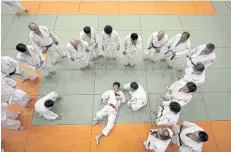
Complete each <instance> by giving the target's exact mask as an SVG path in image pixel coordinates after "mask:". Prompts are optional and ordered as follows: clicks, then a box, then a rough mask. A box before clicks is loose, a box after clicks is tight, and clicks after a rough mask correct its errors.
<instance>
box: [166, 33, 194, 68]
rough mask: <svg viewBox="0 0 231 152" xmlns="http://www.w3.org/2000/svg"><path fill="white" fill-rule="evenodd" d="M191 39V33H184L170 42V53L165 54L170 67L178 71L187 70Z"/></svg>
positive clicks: (168, 44)
mask: <svg viewBox="0 0 231 152" xmlns="http://www.w3.org/2000/svg"><path fill="white" fill-rule="evenodd" d="M189 37H190V33H189V32H184V33H182V34H177V35H176V36H174V37H173V38H171V39H170V40H169V41H168V43H167V46H168V51H167V52H166V53H165V57H166V58H167V62H168V64H169V66H170V67H174V68H176V69H177V70H183V69H184V68H185V64H186V63H185V62H186V61H185V59H186V55H187V53H188V52H189V49H190V46H191V42H190V40H189Z"/></svg>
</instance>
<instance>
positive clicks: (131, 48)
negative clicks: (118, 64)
mask: <svg viewBox="0 0 231 152" xmlns="http://www.w3.org/2000/svg"><path fill="white" fill-rule="evenodd" d="M141 49H142V39H141V37H140V36H139V35H138V34H137V33H132V34H128V35H127V36H125V38H124V52H123V54H124V55H125V64H124V65H125V66H128V65H130V66H131V67H134V66H135V63H134V60H135V57H136V53H137V51H141Z"/></svg>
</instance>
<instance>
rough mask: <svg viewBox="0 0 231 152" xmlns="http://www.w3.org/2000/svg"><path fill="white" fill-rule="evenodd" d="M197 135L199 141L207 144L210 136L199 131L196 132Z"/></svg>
mask: <svg viewBox="0 0 231 152" xmlns="http://www.w3.org/2000/svg"><path fill="white" fill-rule="evenodd" d="M195 135H196V138H197V140H198V141H200V142H206V141H208V139H209V137H208V134H207V133H206V132H204V131H197V132H195Z"/></svg>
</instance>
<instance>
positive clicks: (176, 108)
mask: <svg viewBox="0 0 231 152" xmlns="http://www.w3.org/2000/svg"><path fill="white" fill-rule="evenodd" d="M169 108H170V110H171V111H172V112H173V113H176V114H177V113H179V112H180V110H181V106H180V104H179V103H178V102H171V103H170V104H169Z"/></svg>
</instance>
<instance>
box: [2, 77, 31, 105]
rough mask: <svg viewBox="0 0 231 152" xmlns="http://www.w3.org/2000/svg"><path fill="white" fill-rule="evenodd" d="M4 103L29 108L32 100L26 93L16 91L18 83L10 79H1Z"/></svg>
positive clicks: (19, 90)
mask: <svg viewBox="0 0 231 152" xmlns="http://www.w3.org/2000/svg"><path fill="white" fill-rule="evenodd" d="M1 82H2V84H1V88H2V90H1V92H2V94H1V99H2V103H10V104H18V105H20V106H23V107H27V106H29V104H28V102H29V101H30V100H31V99H32V98H31V97H30V96H29V95H28V94H27V93H26V92H24V91H23V90H21V89H16V81H15V80H13V79H10V78H1Z"/></svg>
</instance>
